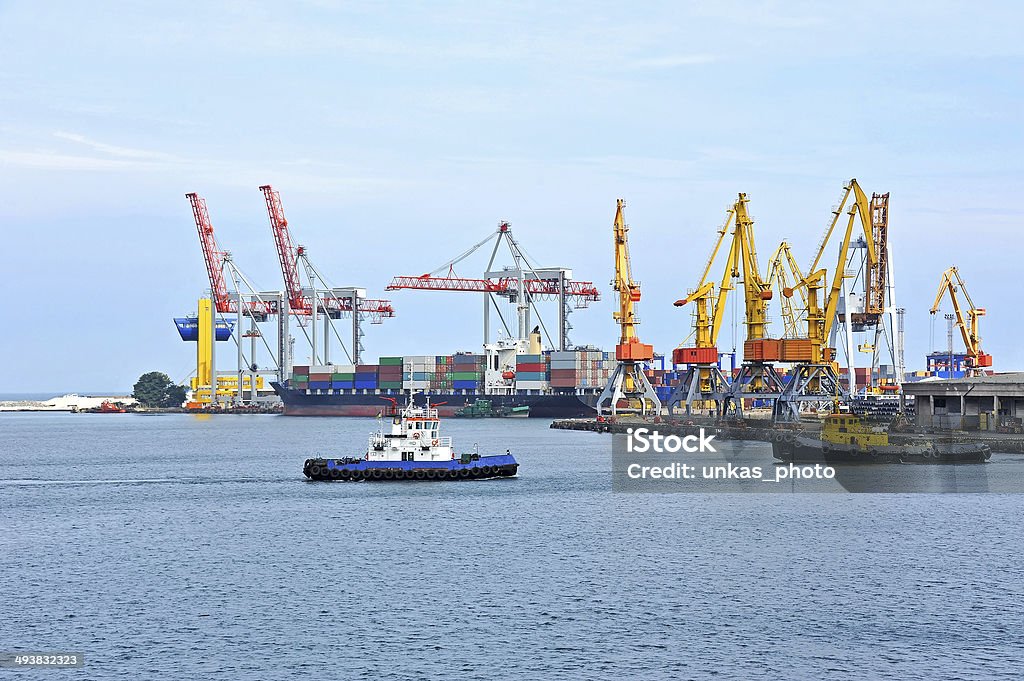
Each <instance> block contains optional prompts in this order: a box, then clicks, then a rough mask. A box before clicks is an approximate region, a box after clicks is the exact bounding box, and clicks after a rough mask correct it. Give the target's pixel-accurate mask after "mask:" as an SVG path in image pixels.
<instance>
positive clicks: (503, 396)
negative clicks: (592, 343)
mask: <svg viewBox="0 0 1024 681" xmlns="http://www.w3.org/2000/svg"><path fill="white" fill-rule="evenodd" d="M539 345H540V344H539V342H538V341H537V340H536V339H535V338H531V339H530V341H524V342H519V341H513V340H508V341H501V342H498V343H494V344H488V345H485V346H484V352H483V353H482V354H474V353H468V352H465V353H456V354H452V355H414V356H402V357H381V358H380V361H379V362H378V363H377V364H360V365H326V366H295V367H293V369H292V373H291V376H290V378H289V379H288V380H287V381H286V382H285V383H284V384H281V383H274V384H272V385H273V387H274V390H275V391H276V392H277V394H278V395H279V396H280V398H281V401H282V402H283V403H284V413H285V415H288V416H377V415H378V414H379V413H381V411H382V410H383V409H384V407H385V406H386V402H385V401H386V400H387V398H396V399H398V400H399V402H400V403H403V402H408V401H412V402H414V403H417V404H420V403H425V402H426V400H428V399H429V400H430V403H431V404H432V405H433V406H434V407H436V408H437V410H438V413H439V414H440V415H441V416H454V414H455V412H456V411H458V410H460V409H462V408H464V407H466V406H468V405H471V404H473V403H474V402H475V401H476V400H477V399H486V400H489V401H490V402H491V405H492V407H493V408H494V409H504V408H509V409H514V408H515V407H529V414H530V417H531V418H573V417H586V416H593V415H594V414H595V413H596V411H595V408H594V407H595V405H596V404H597V398H598V396H599V395H600V394H601V391H602V390H603V389H604V386H605V384H606V383H607V382H608V378H609V376H610V375H611V372H612V371H613V370H614V369H615V364H616V360H615V356H614V353H608V352H603V351H601V350H593V349H586V350H569V351H541V350H540V347H539Z"/></svg>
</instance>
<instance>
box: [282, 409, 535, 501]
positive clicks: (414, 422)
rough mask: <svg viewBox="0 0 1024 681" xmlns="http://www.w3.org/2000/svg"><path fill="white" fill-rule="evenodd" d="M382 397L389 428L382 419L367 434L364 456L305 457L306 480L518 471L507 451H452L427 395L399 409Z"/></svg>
mask: <svg viewBox="0 0 1024 681" xmlns="http://www.w3.org/2000/svg"><path fill="white" fill-rule="evenodd" d="M384 399H386V400H388V401H389V402H391V406H390V407H389V408H388V409H387V413H386V416H388V417H389V418H390V419H391V429H390V432H387V433H386V432H384V427H383V424H382V425H381V427H380V429H378V430H377V432H374V433H371V434H370V441H369V444H368V446H367V448H366V455H365V456H363V457H361V458H351V457H346V458H342V459H323V458H316V459H306V463H305V465H303V467H302V472H303V474H304V475H305V476H306V477H307V478H309V479H310V480H340V481H357V480H382V481H393V480H479V479H482V478H500V477H505V478H508V477H513V476H515V475H516V473H517V472H518V470H519V464H518V463H517V462H516V460H515V458H514V457H513V456H512V454H511V453H510V452H508V451H506V452H505V454H500V455H494V456H480V455H479V454H477V453H473V454H468V453H467V454H461V455H456V453H455V449H454V447H453V446H452V439H451V438H450V437H440V436H439V435H438V431H439V426H440V419H438V416H437V409H436V407H431V406H430V402H429V401H427V403H426V404H425V405H423V406H417V405H415V404H413V403H412V401H410V402H409V404H407V405H406V406H405V407H404V408H403V409H402V410H401V411H399V409H398V404H397V400H395V399H393V398H384ZM381 416H382V417H383V416H385V414H382V415H381Z"/></svg>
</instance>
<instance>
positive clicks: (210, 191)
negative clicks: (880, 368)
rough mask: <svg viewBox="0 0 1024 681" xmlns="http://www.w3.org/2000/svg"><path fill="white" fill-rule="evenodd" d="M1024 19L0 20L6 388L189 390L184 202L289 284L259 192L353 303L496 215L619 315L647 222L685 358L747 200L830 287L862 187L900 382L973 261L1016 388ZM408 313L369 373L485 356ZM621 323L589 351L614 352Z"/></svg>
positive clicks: (189, 230) (896, 9) (467, 317)
mask: <svg viewBox="0 0 1024 681" xmlns="http://www.w3.org/2000/svg"><path fill="white" fill-rule="evenodd" d="M1022 23H1024V10H1022V9H1021V6H1020V5H1019V4H1018V3H1012V2H1005V3H998V2H991V3H952V2H941V1H939V2H935V1H933V2H926V3H924V2H922V3H893V2H884V3H881V2H880V3H871V2H867V3H859V4H857V5H856V7H855V8H854V7H853V6H851V5H849V4H846V5H843V4H835V3H818V2H793V1H789V2H714V3H712V2H700V3H682V2H670V3H663V4H662V3H641V4H632V3H613V4H605V3H580V4H573V3H523V2H519V3H510V4H501V3H478V2H465V3H424V4H400V3H333V2H327V1H310V2H292V3H277V2H274V3H269V2H252V1H246V2H220V3H218V2H201V3H185V2H177V3H164V4H158V3H127V2H126V3H118V2H96V3H73V2H63V3H61V2H53V3H38V2H0V181H2V191H0V194H2V201H0V225H2V229H3V237H4V239H3V242H4V243H3V246H2V247H0V271H2V272H3V276H4V281H5V289H6V291H5V293H6V294H5V295H4V297H3V301H4V307H5V315H4V316H5V318H6V320H7V321H6V323H5V325H4V326H5V329H4V332H3V334H0V356H2V357H3V358H4V368H3V370H2V371H0V392H5V391H21V390H24V391H30V390H49V389H52V390H59V389H97V390H98V389H119V388H127V387H130V386H131V384H132V383H133V382H134V380H135V379H136V378H137V377H138V375H139V374H140V373H142V372H143V371H146V370H150V369H161V370H165V371H167V372H168V373H169V374H171V375H172V376H174V377H175V378H183V377H184V376H186V375H187V374H188V372H189V371H190V370H191V368H192V366H193V364H194V359H193V353H194V346H192V345H189V344H185V343H182V342H181V341H180V340H178V339H177V335H176V334H175V331H174V327H173V325H172V323H171V321H170V320H171V317H173V316H176V315H180V314H182V313H185V312H190V311H192V310H194V309H195V299H196V298H197V297H198V296H199V295H200V294H201V293H202V291H203V289H204V287H206V286H207V284H206V275H205V271H204V269H203V264H202V260H201V256H200V251H199V246H198V243H197V239H196V234H195V228H194V226H193V223H192V219H191V214H190V210H189V206H188V202H187V201H186V199H185V198H184V194H185V193H186V192H188V191H197V192H199V193H200V194H202V195H204V196H205V197H206V198H207V201H208V203H209V207H210V211H211V215H212V218H213V221H214V224H215V226H216V228H217V231H218V234H219V238H220V240H221V244H222V246H223V247H224V248H227V249H229V250H231V251H233V252H234V254H235V256H236V259H237V260H238V262H239V263H240V265H241V266H242V268H243V269H244V270H245V271H246V272H247V273H248V275H249V276H250V277H251V278H252V279H253V280H255V282H256V283H257V284H258V285H259V286H260V287H262V288H264V289H270V288H277V287H280V274H279V272H278V270H277V266H276V260H275V256H274V252H273V247H272V242H271V238H270V233H269V228H268V226H267V222H266V216H265V213H264V209H263V205H262V197H261V195H260V193H259V191H258V190H257V187H258V185H260V184H263V183H267V182H269V183H271V184H273V185H275V187H277V188H278V189H279V190H280V191H281V193H282V197H283V200H284V206H285V210H286V212H287V214H288V217H289V220H290V223H291V225H292V227H293V229H294V232H295V235H296V238H297V240H299V241H301V242H302V243H304V244H306V245H308V246H309V248H310V249H311V253H312V255H313V259H314V260H315V261H316V262H317V263H318V265H319V267H320V268H321V269H322V270H324V271H325V272H326V273H327V274H328V276H329V277H330V278H331V279H332V280H333V282H334V283H335V284H338V285H342V284H352V283H358V284H359V285H362V286H365V287H366V288H368V289H369V290H370V292H371V294H376V295H383V289H384V287H385V285H386V284H387V282H388V280H389V279H390V277H391V275H394V274H403V273H404V274H418V273H422V272H425V271H428V270H430V269H432V268H434V267H436V266H437V265H439V264H440V263H443V262H444V261H445V260H447V259H448V258H449V257H451V256H453V255H455V254H456V253H458V252H460V251H461V250H463V248H465V247H466V246H468V245H470V244H472V243H474V242H476V241H478V240H479V239H481V238H483V236H485V235H486V234H487V233H488V232H489V231H491V230H493V229H494V227H495V226H496V224H497V221H498V220H499V219H502V218H505V219H508V220H510V221H511V222H512V224H513V229H514V231H515V233H516V234H517V236H518V237H519V239H520V240H521V241H522V243H523V244H524V245H525V246H526V247H527V249H528V250H529V252H530V253H532V254H533V255H534V256H536V257H537V258H538V260H541V261H542V263H541V264H551V265H553V264H564V265H568V266H571V267H573V268H574V269H575V271H576V276H577V278H579V279H592V280H593V281H595V282H598V283H599V284H600V285H601V286H602V287H603V288H604V289H605V290H607V284H608V281H609V279H610V277H611V274H612V272H611V266H612V258H611V232H610V225H611V221H612V218H613V215H614V210H615V199H616V197H624V198H625V199H626V200H627V219H628V221H629V222H630V224H631V225H632V231H631V239H632V247H633V249H632V253H633V266H634V271H635V275H636V277H637V278H638V279H640V280H641V282H642V284H643V290H644V300H643V303H642V306H641V310H640V312H641V315H642V319H643V324H642V326H641V333H642V335H643V337H644V338H645V340H649V341H652V342H654V343H655V345H656V346H657V347H658V349H659V350H664V351H667V350H669V349H671V347H673V346H674V345H675V344H676V343H677V342H678V341H679V340H680V339H681V338H682V337H683V336H685V335H686V333H687V332H688V328H689V325H690V319H689V316H688V313H685V312H681V311H679V310H677V309H675V308H673V307H672V306H671V302H672V301H673V300H675V299H677V298H679V297H680V296H681V295H682V294H683V293H684V292H685V290H686V289H687V288H688V287H691V286H693V284H694V283H695V281H696V278H697V276H698V270H699V268H700V267H701V265H702V264H703V262H704V259H705V258H706V256H707V252H708V249H709V246H710V244H711V242H712V239H713V236H714V233H715V229H716V227H717V225H718V224H719V223H720V222H721V221H722V219H723V217H724V210H725V208H726V206H727V205H728V204H729V203H730V202H731V201H732V200H733V199H734V197H735V194H736V192H738V191H744V192H747V193H748V194H749V196H750V199H751V203H750V209H751V211H752V213H753V215H754V218H755V220H756V221H757V223H756V224H757V236H758V239H759V250H760V254H761V259H762V264H764V262H765V261H766V260H767V257H768V255H769V254H770V252H771V250H772V249H773V248H774V246H775V245H776V244H777V243H778V241H779V240H781V239H782V238H787V239H789V240H790V241H792V242H793V243H794V247H795V249H796V252H797V256H798V258H799V259H800V261H801V262H806V261H807V260H809V258H810V257H811V255H812V250H813V248H814V246H815V245H816V243H817V241H818V239H819V236H820V234H821V232H822V228H823V226H824V224H825V222H826V220H827V218H828V217H829V210H830V208H831V206H832V205H833V203H834V202H835V200H836V198H837V197H838V196H839V194H840V190H841V185H842V182H843V181H844V180H845V179H848V178H850V177H857V178H858V179H859V180H860V182H861V183H862V185H863V186H864V187H865V189H866V190H867V191H868V192H869V193H870V192H872V191H879V192H881V191H889V192H891V193H892V199H891V225H892V227H891V230H892V244H893V250H894V254H895V259H896V270H897V271H896V283H897V286H898V293H897V299H898V302H899V303H900V304H901V305H904V306H905V307H907V309H908V316H907V327H908V329H907V335H908V339H907V360H908V368H920V366H921V365H922V364H923V354H924V353H925V352H926V350H927V349H928V348H927V346H928V343H929V330H930V318H929V315H928V307H929V306H930V304H931V302H932V297H933V296H934V294H935V289H936V287H937V285H938V278H939V275H940V273H941V272H942V270H943V269H944V268H945V267H947V266H948V265H950V264H953V263H955V264H957V265H959V266H960V268H961V272H962V274H963V275H964V277H965V278H966V280H967V282H968V284H969V286H970V289H971V293H972V295H973V296H974V298H975V300H976V302H977V303H978V304H980V305H984V306H985V307H987V308H988V311H989V316H988V317H987V318H986V319H985V320H984V326H983V328H982V331H983V336H984V339H985V346H986V349H987V350H988V351H990V352H991V353H993V354H994V355H995V361H996V367H997V368H999V369H1010V368H1024V351H1022V350H1021V349H1020V345H1019V344H1018V343H1017V342H1015V340H1016V334H1017V333H1020V331H1021V324H1020V322H1019V321H1018V314H1019V308H1020V288H1021V286H1020V278H1019V276H1020V264H1019V262H1020V251H1021V240H1020V238H1019V230H1020V227H1021V222H1022V220H1021V216H1022V213H1021V209H1020V206H1019V189H1020V187H1021V182H1022V176H1024V175H1022V170H1024V168H1022V161H1021V159H1022V158H1024V144H1022V126H1021V123H1022V113H1024V111H1022V85H1024V83H1022V80H1024V68H1022V66H1024V60H1022V56H1024V48H1022V43H1021V41H1020V39H1019V31H1020V26H1021V25H1022ZM476 267H482V263H480V264H479V265H474V266H467V267H465V268H462V269H460V273H462V274H464V275H472V274H474V271H473V270H474V269H475V268H476ZM390 297H391V298H392V299H393V300H394V303H395V307H396V309H397V311H398V314H399V317H398V318H396V319H394V320H391V321H390V322H388V323H387V324H386V325H385V326H383V327H377V326H372V327H371V326H368V327H367V336H366V339H365V345H366V350H367V354H368V355H369V357H370V358H374V359H375V358H376V357H377V355H380V354H428V353H438V354H439V353H442V352H451V351H453V350H457V349H473V348H476V347H477V346H478V343H479V336H480V330H479V327H480V320H479V317H480V312H479V310H480V302H479V300H478V299H477V298H476V297H475V296H471V295H469V294H455V293H452V294H428V293H419V292H398V293H395V294H392V295H391V296H390ZM610 313H611V296H610V295H606V296H605V299H604V300H602V301H601V303H600V304H598V305H596V306H594V307H593V308H592V309H590V310H588V311H584V312H580V313H578V314H576V315H575V316H574V320H573V321H574V324H575V327H576V328H575V332H574V340H576V341H577V342H589V343H594V344H599V345H602V346H604V347H608V348H610V347H611V346H612V345H613V344H614V342H615V338H616V327H615V326H614V324H613V322H612V320H611V316H610ZM773 314H774V313H773ZM776 316H777V314H776ZM936 335H937V337H938V339H937V344H938V345H942V346H944V345H945V331H944V327H943V325H942V322H941V321H940V323H939V324H938V326H937V327H936ZM958 342H959V341H958ZM731 343H732V341H731V331H730V330H729V329H726V330H724V331H723V333H722V340H721V342H720V345H721V346H725V347H727V346H729V345H731ZM221 347H225V348H226V346H223V345H222V346H221ZM299 354H300V357H299V358H298V359H300V360H301V359H302V357H301V355H302V353H301V352H300V353H299Z"/></svg>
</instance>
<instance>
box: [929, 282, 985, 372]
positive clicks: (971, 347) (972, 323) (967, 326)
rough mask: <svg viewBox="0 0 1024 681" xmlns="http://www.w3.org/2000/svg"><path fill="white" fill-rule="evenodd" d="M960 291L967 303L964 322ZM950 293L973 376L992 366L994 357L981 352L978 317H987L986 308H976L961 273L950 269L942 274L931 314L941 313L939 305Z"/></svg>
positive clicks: (968, 365) (969, 368) (968, 364)
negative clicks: (983, 368)
mask: <svg viewBox="0 0 1024 681" xmlns="http://www.w3.org/2000/svg"><path fill="white" fill-rule="evenodd" d="M957 291H959V292H960V293H961V294H962V295H963V297H964V301H965V302H966V303H967V317H968V321H966V322H965V321H964V312H963V308H962V307H961V305H960V300H959V298H957ZM947 292H948V293H949V300H950V302H951V303H952V304H953V314H954V315H955V316H956V325H957V326H959V327H960V335H961V336H962V337H963V339H964V347H965V348H966V349H967V367H968V371H969V373H971V374H975V373H978V372H979V371H980V370H981V368H982V367H990V366H992V355H989V354H986V353H984V352H982V351H981V336H980V335H979V332H978V317H984V316H985V308H983V307H975V305H974V301H973V300H971V295H970V294H969V293H968V292H967V287H966V286H965V285H964V280H963V279H961V278H960V272H959V270H957V268H956V267H950V268H949V269H948V270H946V271H945V272H943V273H942V279H941V280H940V281H939V292H938V293H937V294H935V303H933V304H932V308H931V310H929V312H930V313H931V314H935V313H936V312H938V311H939V303H941V302H942V295H943V294H944V293H947Z"/></svg>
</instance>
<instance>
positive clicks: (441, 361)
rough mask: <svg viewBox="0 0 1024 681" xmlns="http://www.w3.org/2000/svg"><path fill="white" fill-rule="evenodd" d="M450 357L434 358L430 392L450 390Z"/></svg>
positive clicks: (439, 356)
mask: <svg viewBox="0 0 1024 681" xmlns="http://www.w3.org/2000/svg"><path fill="white" fill-rule="evenodd" d="M452 373H453V372H452V356H451V355H436V356H435V357H434V376H433V378H432V379H431V381H430V389H431V390H442V391H445V390H451V389H452V387H453V385H452Z"/></svg>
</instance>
